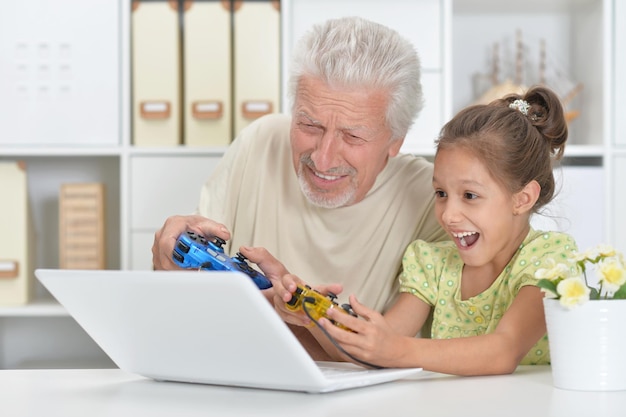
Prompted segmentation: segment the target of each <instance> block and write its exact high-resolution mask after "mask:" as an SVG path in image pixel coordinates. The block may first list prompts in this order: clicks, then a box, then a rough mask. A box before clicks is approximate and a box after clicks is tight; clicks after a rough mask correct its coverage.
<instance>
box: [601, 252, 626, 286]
mask: <svg viewBox="0 0 626 417" xmlns="http://www.w3.org/2000/svg"><path fill="white" fill-rule="evenodd" d="M598 276H599V282H600V283H601V284H602V288H603V289H604V290H605V291H606V292H608V293H611V294H612V293H614V292H615V291H617V290H619V288H620V287H621V286H622V285H624V283H626V270H625V269H624V265H622V263H621V262H620V260H619V259H618V258H615V257H613V258H606V259H603V260H602V261H600V263H599V264H598Z"/></svg>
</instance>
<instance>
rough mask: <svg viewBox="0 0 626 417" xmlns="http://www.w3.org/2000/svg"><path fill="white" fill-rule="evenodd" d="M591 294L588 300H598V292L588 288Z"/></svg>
mask: <svg viewBox="0 0 626 417" xmlns="http://www.w3.org/2000/svg"><path fill="white" fill-rule="evenodd" d="M590 290H591V292H590V293H589V299H590V300H599V299H600V291H598V290H597V289H595V288H590Z"/></svg>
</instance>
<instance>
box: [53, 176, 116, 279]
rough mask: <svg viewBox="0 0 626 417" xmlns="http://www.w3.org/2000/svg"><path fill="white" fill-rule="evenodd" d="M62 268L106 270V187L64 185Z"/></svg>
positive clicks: (62, 196) (60, 220) (61, 221)
mask: <svg viewBox="0 0 626 417" xmlns="http://www.w3.org/2000/svg"><path fill="white" fill-rule="evenodd" d="M59 266H60V268H63V269H104V268H105V235H104V184H102V183H96V182H94V183H70V184H62V185H61V192H60V195H59Z"/></svg>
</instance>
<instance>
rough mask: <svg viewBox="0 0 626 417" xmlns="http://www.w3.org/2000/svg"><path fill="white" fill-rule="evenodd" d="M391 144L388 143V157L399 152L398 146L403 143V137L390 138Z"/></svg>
mask: <svg viewBox="0 0 626 417" xmlns="http://www.w3.org/2000/svg"><path fill="white" fill-rule="evenodd" d="M392 141H393V142H391V145H389V152H388V155H389V157H394V156H396V155H397V154H398V153H399V152H400V148H401V147H402V144H403V143H404V138H401V139H392Z"/></svg>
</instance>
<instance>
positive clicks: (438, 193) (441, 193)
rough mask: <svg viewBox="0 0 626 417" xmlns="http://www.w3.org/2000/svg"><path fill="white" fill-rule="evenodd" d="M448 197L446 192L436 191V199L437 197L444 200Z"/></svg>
mask: <svg viewBox="0 0 626 417" xmlns="http://www.w3.org/2000/svg"><path fill="white" fill-rule="evenodd" d="M446 196H447V194H446V192H445V191H441V190H437V191H435V197H437V198H444V197H446Z"/></svg>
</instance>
